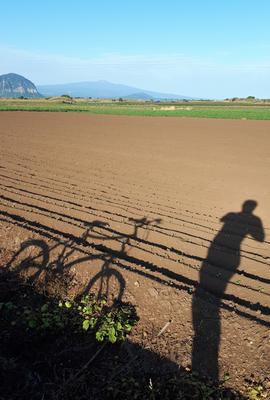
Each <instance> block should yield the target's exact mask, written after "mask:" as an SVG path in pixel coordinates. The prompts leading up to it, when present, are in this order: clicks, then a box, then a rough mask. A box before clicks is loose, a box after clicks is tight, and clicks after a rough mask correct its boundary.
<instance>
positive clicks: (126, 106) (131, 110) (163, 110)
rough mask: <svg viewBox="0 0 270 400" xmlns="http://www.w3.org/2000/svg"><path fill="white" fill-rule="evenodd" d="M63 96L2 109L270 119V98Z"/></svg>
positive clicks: (11, 102) (0, 107)
mask: <svg viewBox="0 0 270 400" xmlns="http://www.w3.org/2000/svg"><path fill="white" fill-rule="evenodd" d="M64 101H65V100H63V98H50V99H41V100H40V99H39V100H25V99H0V111H54V112H58V111H62V112H88V113H91V114H109V115H141V116H162V117H193V118H222V119H250V120H251V119H252V120H270V103H269V102H214V101H194V102H192V101H190V102H161V103H156V102H140V101H110V100H103V101H102V100H96V101H93V100H88V99H74V101H73V103H72V104H69V103H67V102H64Z"/></svg>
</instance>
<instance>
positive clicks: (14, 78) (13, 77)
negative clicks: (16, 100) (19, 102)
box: [0, 73, 42, 98]
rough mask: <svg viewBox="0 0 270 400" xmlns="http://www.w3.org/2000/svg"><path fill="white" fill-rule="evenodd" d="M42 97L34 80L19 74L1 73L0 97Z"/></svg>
mask: <svg viewBox="0 0 270 400" xmlns="http://www.w3.org/2000/svg"><path fill="white" fill-rule="evenodd" d="M21 96H23V97H27V98H35V97H42V96H41V94H40V93H39V92H38V91H37V88H36V86H35V85H34V84H33V82H31V81H29V80H28V79H26V78H24V77H23V76H21V75H18V74H12V73H11V74H5V75H0V97H8V98H12V97H21Z"/></svg>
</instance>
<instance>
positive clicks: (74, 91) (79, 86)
mask: <svg viewBox="0 0 270 400" xmlns="http://www.w3.org/2000/svg"><path fill="white" fill-rule="evenodd" d="M37 88H38V90H39V91H40V92H41V93H42V94H43V95H44V96H47V97H49V96H61V95H63V94H68V95H69V96H71V97H93V98H117V97H122V98H130V97H131V98H132V99H136V98H138V99H142V97H143V98H148V99H157V100H162V99H163V100H165V99H170V100H172V99H175V100H177V99H179V100H183V99H187V100H191V99H195V98H194V97H190V96H184V95H177V94H171V93H161V92H154V91H150V90H144V89H140V88H136V87H133V86H128V85H124V84H117V83H112V82H109V81H106V80H99V81H82V82H71V83H60V84H52V85H37ZM137 94H138V95H140V96H141V97H136V95H137ZM142 95H143V96H142Z"/></svg>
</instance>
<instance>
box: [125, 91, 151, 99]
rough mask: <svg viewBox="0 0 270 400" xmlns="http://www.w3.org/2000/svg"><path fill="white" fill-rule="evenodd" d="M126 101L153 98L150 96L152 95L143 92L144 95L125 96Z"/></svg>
mask: <svg viewBox="0 0 270 400" xmlns="http://www.w3.org/2000/svg"><path fill="white" fill-rule="evenodd" d="M124 99H126V100H151V99H153V96H150V94H147V93H144V92H142V93H133V94H129V95H128V96H125V97H124Z"/></svg>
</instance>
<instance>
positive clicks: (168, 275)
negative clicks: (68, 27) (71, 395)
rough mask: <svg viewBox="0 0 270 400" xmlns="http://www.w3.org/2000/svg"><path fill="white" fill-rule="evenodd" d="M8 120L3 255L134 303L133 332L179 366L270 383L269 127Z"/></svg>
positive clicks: (0, 191)
mask: <svg viewBox="0 0 270 400" xmlns="http://www.w3.org/2000/svg"><path fill="white" fill-rule="evenodd" d="M0 118H1V124H0V143H1V148H0V154H1V159H0V177H1V181H0V201H1V208H0V228H1V230H0V251H1V253H2V254H0V258H1V256H2V260H5V259H8V260H9V261H8V265H9V266H10V267H11V268H13V269H23V268H27V273H28V274H30V275H31V276H32V277H33V279H38V278H40V279H43V278H44V277H48V276H50V272H51V271H54V270H57V271H63V272H64V271H70V272H72V273H73V274H75V276H74V281H73V283H74V287H73V291H78V290H80V291H87V290H98V291H99V292H104V293H107V295H109V296H111V297H112V298H117V299H119V300H123V301H129V302H131V303H133V304H134V305H135V306H136V309H137V312H138V314H139V317H140V322H139V325H138V327H137V328H136V332H135V333H134V335H133V337H132V338H131V340H133V342H135V343H137V344H139V345H141V346H143V347H145V348H147V349H150V350H151V351H154V352H156V353H158V354H159V355H160V356H164V357H166V358H168V359H170V360H171V361H173V362H174V363H176V364H179V365H181V366H183V367H186V368H193V369H194V370H197V371H199V372H200V373H201V374H205V375H210V376H212V377H213V378H214V379H217V378H218V377H219V378H220V379H222V378H223V376H224V374H226V373H229V375H230V376H231V384H233V385H234V386H235V387H238V388H241V387H243V384H244V382H245V379H248V378H250V377H252V379H254V380H257V381H258V380H261V381H267V379H268V376H269V366H270V362H269V359H270V333H269V326H270V297H269V296H270V222H269V220H270V209H269V205H270V187H269V177H270V172H269V171H270V157H269V145H270V135H269V132H270V123H269V122H264V121H223V120H206V119H204V120H200V119H180V118H170V119H166V118H158V117H155V118H143V117H142V118H141V117H118V116H93V115H86V114H83V115H82V114H75V113H74V114H71V113H69V114H65V113H55V114H53V113H27V112H23V113H20V112H16V113H15V112H12V113H8V112H2V113H1V114H0ZM247 200H253V202H252V201H249V202H247ZM254 201H256V202H257V206H256V203H255V202H254ZM30 256H31V257H32V262H31V265H32V267H31V268H30V267H29V262H28V264H27V263H21V261H22V260H25V259H27V260H30ZM33 258H34V261H33ZM2 264H3V266H5V265H6V262H2ZM58 280H59V275H58ZM47 281H48V279H47V280H46V282H47ZM44 282H45V281H44ZM60 283H61V279H60ZM46 284H47V285H49V284H50V285H51V289H52V290H53V289H55V288H54V284H51V283H48V282H47V283H46ZM56 286H57V285H56ZM58 286H59V282H58ZM58 286H57V287H58ZM60 286H61V285H60ZM60 290H61V288H60ZM162 328H165V329H163V331H162V332H161V330H162ZM160 332H161V333H160Z"/></svg>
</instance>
